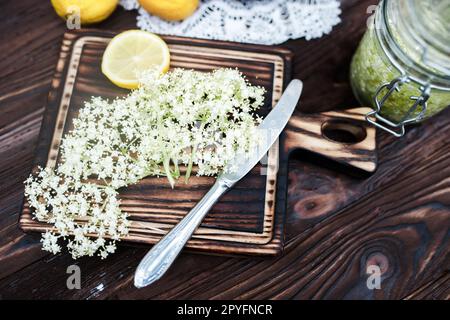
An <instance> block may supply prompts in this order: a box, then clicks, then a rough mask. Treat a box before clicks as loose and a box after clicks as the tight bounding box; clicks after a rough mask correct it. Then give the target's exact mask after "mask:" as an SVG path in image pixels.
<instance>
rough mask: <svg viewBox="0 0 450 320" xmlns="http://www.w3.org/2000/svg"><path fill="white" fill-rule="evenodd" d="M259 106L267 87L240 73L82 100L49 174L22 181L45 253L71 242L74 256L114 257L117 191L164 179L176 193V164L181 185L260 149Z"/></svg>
mask: <svg viewBox="0 0 450 320" xmlns="http://www.w3.org/2000/svg"><path fill="white" fill-rule="evenodd" d="M263 101H264V89H262V88H260V87H255V86H251V85H249V84H248V82H247V81H246V80H245V78H244V77H243V76H242V74H241V73H240V72H239V71H237V70H232V69H218V70H215V71H213V72H210V73H202V72H197V71H193V70H182V69H175V70H174V71H172V72H169V73H167V74H165V75H162V76H159V75H156V73H154V72H147V73H144V74H143V75H142V79H141V85H140V87H139V88H138V89H136V90H134V91H132V92H131V93H130V94H129V95H128V96H126V97H122V98H116V99H115V100H113V101H108V100H105V99H102V98H99V97H95V98H92V100H91V101H89V102H86V103H85V105H84V107H83V108H81V109H80V111H79V114H78V116H77V118H76V119H74V121H73V130H72V131H71V132H69V133H68V134H66V135H65V136H64V138H63V140H62V144H61V160H62V161H61V164H60V165H59V166H58V167H57V169H56V172H54V173H52V172H50V171H49V170H48V169H43V170H41V171H40V172H39V173H38V174H37V176H35V177H30V178H29V179H28V180H27V181H26V195H27V197H28V200H29V203H30V206H31V207H32V208H33V209H34V212H35V213H34V215H35V217H36V219H38V220H39V221H46V222H49V223H51V224H53V226H54V230H53V231H49V232H47V233H45V234H44V235H43V238H42V242H43V248H44V250H48V251H50V252H53V253H56V252H59V251H60V249H61V248H60V247H59V245H58V243H57V242H58V239H59V238H61V237H62V238H66V237H67V236H69V235H73V239H68V241H69V244H68V249H69V251H71V253H72V256H73V257H74V258H76V257H80V256H83V255H93V254H94V253H95V252H97V251H98V252H99V254H100V255H101V256H102V257H105V256H106V255H107V254H108V253H112V252H114V250H115V241H116V240H119V238H120V237H121V236H123V235H126V233H127V220H126V214H125V213H123V212H121V210H120V208H119V200H118V196H117V191H116V190H117V189H118V188H120V187H124V186H127V185H130V184H133V183H136V182H138V181H139V180H140V179H142V178H143V177H145V176H148V175H157V176H166V177H167V179H168V181H169V183H170V185H171V186H172V187H174V185H175V183H176V181H177V179H179V178H180V176H181V174H180V168H179V166H180V165H184V166H186V173H185V181H186V182H187V180H188V179H189V176H190V175H191V172H192V170H193V167H194V166H195V167H196V173H197V175H216V174H218V173H219V172H221V171H222V170H225V168H228V167H226V164H227V163H228V161H229V160H231V159H232V158H233V157H234V156H235V155H236V154H237V153H242V152H247V151H249V150H251V148H252V147H253V146H254V145H255V144H256V143H257V142H258V141H259V138H258V137H259V132H258V130H257V125H258V124H259V123H260V121H261V119H260V118H259V117H258V116H257V115H256V113H255V112H256V111H257V110H258V109H259V108H260V107H261V106H262V104H263ZM234 169H236V168H234ZM228 170H233V168H231V169H229V168H228ZM88 181H89V182H88ZM90 235H96V237H98V238H97V239H91V238H90ZM105 239H110V240H108V241H107V240H105Z"/></svg>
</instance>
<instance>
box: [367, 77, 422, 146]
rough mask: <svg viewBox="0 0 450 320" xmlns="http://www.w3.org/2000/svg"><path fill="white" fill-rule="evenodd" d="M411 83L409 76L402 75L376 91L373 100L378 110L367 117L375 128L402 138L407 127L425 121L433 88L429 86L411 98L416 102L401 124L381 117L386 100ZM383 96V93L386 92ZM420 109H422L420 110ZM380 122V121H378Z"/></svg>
mask: <svg viewBox="0 0 450 320" xmlns="http://www.w3.org/2000/svg"><path fill="white" fill-rule="evenodd" d="M410 81H411V78H410V77H409V76H408V75H401V76H399V77H397V78H395V79H394V80H392V81H391V82H388V83H385V84H383V85H381V86H380V87H379V88H378V90H377V91H376V93H375V95H374V97H373V99H374V104H375V107H376V109H374V110H373V111H371V112H369V113H368V114H367V115H366V120H367V121H368V122H370V123H371V124H373V125H374V126H376V127H378V128H380V129H382V130H385V131H387V132H389V133H391V134H393V135H394V136H396V137H398V138H399V137H402V136H404V135H405V125H408V124H411V123H414V122H419V121H420V120H422V119H423V117H424V115H425V113H426V111H427V101H428V99H429V98H430V92H431V88H430V86H429V85H426V86H422V87H421V88H420V92H421V94H420V96H411V97H410V99H411V100H413V101H414V103H413V105H412V106H411V108H410V109H409V110H408V112H407V113H406V115H405V116H404V117H403V118H402V119H401V120H400V121H399V122H393V121H391V120H389V119H387V118H385V117H383V116H382V115H381V113H382V112H381V111H382V108H383V105H384V104H385V103H386V100H387V99H389V97H390V96H391V95H392V94H393V93H394V92H395V91H397V92H398V91H400V90H401V86H402V85H403V84H405V83H408V82H410ZM386 90H387V92H386V93H384V95H383V91H386ZM419 108H420V109H419ZM417 110H420V112H419V114H418V115H416V116H413V114H415V113H416V111H417ZM376 120H379V121H376Z"/></svg>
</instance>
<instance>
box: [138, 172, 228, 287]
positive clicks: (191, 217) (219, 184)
mask: <svg viewBox="0 0 450 320" xmlns="http://www.w3.org/2000/svg"><path fill="white" fill-rule="evenodd" d="M228 189H229V186H227V183H226V182H225V181H223V180H221V179H217V180H216V183H215V184H214V185H213V186H212V188H211V189H210V190H209V191H208V192H207V193H206V194H205V196H204V197H203V198H202V199H201V200H200V202H198V203H197V205H196V206H195V207H194V208H193V209H192V210H191V211H190V212H189V213H188V214H187V215H186V216H185V217H184V218H183V219H182V220H181V221H180V222H179V223H178V224H177V225H176V226H175V227H174V228H173V229H172V230H171V231H170V232H169V233H167V234H166V235H165V236H164V237H163V238H162V239H161V240H160V241H159V242H158V243H157V244H155V245H154V246H153V248H152V249H151V250H150V251H149V252H148V253H147V254H146V255H145V257H144V258H143V259H142V261H141V263H139V266H138V267H137V269H136V273H135V275H134V285H135V286H136V287H137V288H142V287H145V286H147V285H149V284H151V283H153V282H155V281H156V280H158V279H160V278H161V277H162V276H163V274H164V273H165V272H166V271H167V270H168V269H169V268H170V266H171V265H172V263H173V262H174V261H175V259H176V258H177V256H178V254H179V253H180V252H181V250H182V249H183V247H184V245H185V244H186V242H187V241H188V240H189V239H190V238H191V236H192V234H193V233H194V231H195V230H196V229H197V227H198V226H199V225H200V223H201V222H202V220H203V218H204V217H205V216H206V214H207V213H208V211H209V210H210V209H211V207H212V206H213V205H214V204H215V203H216V202H217V200H218V199H219V198H220V196H221V195H222V194H224V193H225V192H226V191H227V190H228Z"/></svg>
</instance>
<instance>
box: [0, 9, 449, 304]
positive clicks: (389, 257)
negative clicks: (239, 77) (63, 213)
mask: <svg viewBox="0 0 450 320" xmlns="http://www.w3.org/2000/svg"><path fill="white" fill-rule="evenodd" d="M376 2H377V1H371V0H343V1H342V10H343V13H342V16H341V18H342V23H341V24H339V25H338V26H337V27H336V28H334V29H333V31H332V33H331V34H330V35H329V36H325V37H323V38H321V39H318V40H312V41H305V40H293V41H288V42H286V43H285V44H283V45H282V47H285V48H288V49H290V50H291V51H293V52H294V54H295V56H294V60H293V77H298V78H300V79H302V80H303V81H304V83H305V91H304V94H303V96H302V100H301V103H300V105H299V106H298V111H299V112H303V113H317V112H322V111H328V110H336V109H348V108H352V107H355V106H357V102H356V101H355V99H354V98H353V95H352V93H351V89H350V86H349V82H348V65H349V62H350V59H351V56H352V54H353V52H354V50H355V48H356V46H357V45H358V42H359V40H360V38H361V36H362V34H363V32H364V28H365V26H366V20H367V18H368V14H367V13H366V12H367V8H368V6H370V5H373V4H376ZM30 7H32V8H33V10H30V9H29V8H30ZM135 18H136V14H135V13H133V12H126V11H123V10H121V9H119V10H117V11H116V12H115V13H114V14H113V15H112V16H111V17H110V18H109V19H108V20H106V21H105V22H104V23H101V24H99V25H98V26H96V27H98V28H102V29H112V30H116V31H120V30H124V29H129V28H134V27H135ZM0 23H1V26H2V31H3V30H4V31H5V32H1V33H0V49H1V50H0V55H1V59H0V192H1V194H2V197H0V296H1V297H3V298H25V299H55V298H60V299H128V298H141V299H166V298H189V299H196V298H228V299H233V298H235V299H240V298H277V299H294V298H297V299H299V298H314V299H342V298H348V299H386V298H390V299H403V298H414V297H416V298H418V299H423V298H433V297H436V298H438V299H448V297H449V294H450V289H449V286H448V284H449V278H448V271H449V269H450V255H449V247H450V243H449V239H450V234H449V225H450V156H449V155H450V138H449V134H448V133H449V132H450V121H449V119H450V111H449V110H446V111H444V112H442V113H441V114H440V115H437V116H436V117H433V118H432V119H430V120H429V121H427V122H425V123H423V124H421V125H419V126H416V127H413V128H410V130H409V132H408V134H407V136H406V137H404V138H402V139H394V138H392V137H391V136H388V135H386V134H384V133H380V134H379V135H378V145H377V149H378V150H379V153H378V169H377V171H376V172H375V173H374V174H373V175H372V176H370V177H368V178H366V179H360V178H358V177H354V176H349V175H348V174H347V171H346V170H344V168H342V167H334V166H322V164H320V165H318V162H317V161H316V159H315V158H314V156H313V155H311V154H307V153H303V152H295V153H292V156H291V161H290V162H289V170H288V178H289V184H288V198H287V199H288V207H287V212H286V229H285V230H286V232H285V238H286V248H285V252H284V254H283V255H282V256H280V257H276V258H264V259H261V258H229V257H213V256H205V255H198V254H191V253H183V254H182V255H181V256H180V257H179V259H178V260H177V263H176V264H175V265H174V266H173V268H172V269H171V270H169V272H168V273H167V275H166V276H165V277H164V278H163V279H162V280H161V281H159V282H158V283H157V284H155V285H154V286H151V287H149V288H145V289H143V290H136V289H135V288H134V287H133V282H132V277H133V273H134V269H135V266H136V265H137V264H138V263H139V261H140V259H141V258H142V257H143V256H144V255H145V253H146V252H147V250H148V248H141V247H130V246H121V247H120V248H119V250H118V252H117V253H116V254H114V255H113V256H111V257H110V258H108V259H107V260H105V261H100V260H95V259H80V260H78V261H76V262H75V263H76V264H77V265H79V266H80V268H81V270H82V283H81V286H82V288H81V290H76V291H72V290H67V288H66V286H65V283H66V280H67V274H66V268H67V267H68V266H69V265H71V264H73V263H74V261H73V260H72V259H71V258H70V256H69V255H68V254H59V255H57V256H50V255H47V254H46V253H45V252H42V251H41V250H40V244H39V237H35V236H33V235H26V234H24V233H23V232H22V231H21V230H20V229H19V227H18V216H19V212H20V203H21V200H22V197H23V185H22V181H23V179H25V178H26V176H27V175H28V173H29V172H30V170H31V167H32V159H33V146H34V145H35V143H36V141H37V135H38V132H39V125H40V123H41V119H42V115H43V110H44V109H43V107H44V105H45V102H46V95H47V93H48V91H49V89H50V80H51V78H52V73H53V70H54V68H55V65H56V63H57V60H58V53H59V49H60V45H61V43H60V41H61V38H62V36H63V34H64V32H65V31H66V28H65V26H64V24H63V22H62V21H61V20H59V19H58V18H57V17H56V16H55V15H54V12H53V11H52V8H51V7H50V3H49V2H45V3H41V2H39V5H37V1H34V2H33V1H32V0H23V1H12V0H9V1H8V0H5V1H2V2H1V3H0ZM318 199H326V201H323V200H321V201H318ZM368 262H370V263H377V264H380V266H382V268H383V270H384V274H383V280H382V289H381V290H374V291H371V290H368V289H367V287H366V286H365V283H366V280H367V275H366V274H365V270H364V269H365V268H364V267H365V266H366V265H367V263H368Z"/></svg>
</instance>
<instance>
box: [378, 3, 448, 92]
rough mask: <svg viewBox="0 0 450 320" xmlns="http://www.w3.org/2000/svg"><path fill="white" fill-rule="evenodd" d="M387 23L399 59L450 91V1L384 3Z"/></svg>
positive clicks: (409, 67) (430, 80)
mask: <svg viewBox="0 0 450 320" xmlns="http://www.w3.org/2000/svg"><path fill="white" fill-rule="evenodd" d="M382 6H384V19H385V23H386V26H387V32H388V34H389V37H390V38H391V39H392V40H393V41H392V46H393V47H394V49H395V51H396V55H397V56H398V57H399V58H400V59H401V60H403V63H404V65H406V66H408V69H409V71H411V69H412V70H413V71H415V72H417V73H418V74H422V75H425V76H426V77H427V78H428V79H426V80H427V81H429V82H434V83H436V85H437V86H438V87H443V88H447V89H449V88H450V1H449V0H427V1H424V0H385V1H384V3H383V4H382Z"/></svg>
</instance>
